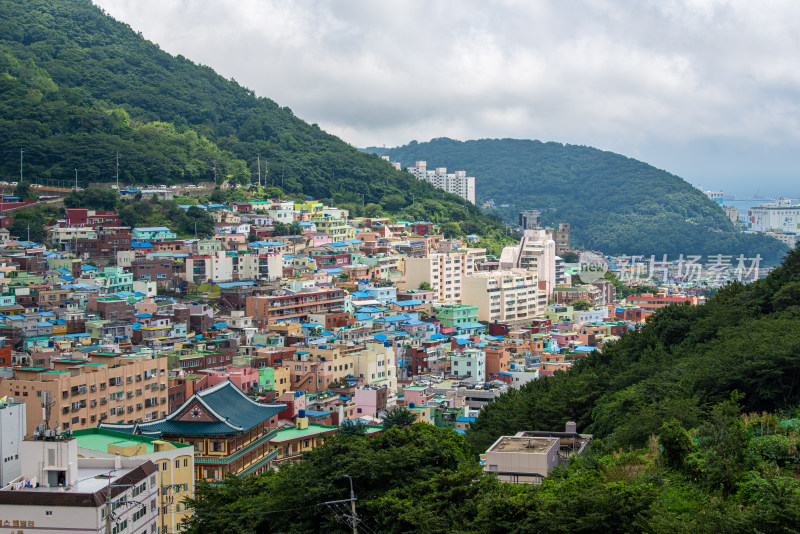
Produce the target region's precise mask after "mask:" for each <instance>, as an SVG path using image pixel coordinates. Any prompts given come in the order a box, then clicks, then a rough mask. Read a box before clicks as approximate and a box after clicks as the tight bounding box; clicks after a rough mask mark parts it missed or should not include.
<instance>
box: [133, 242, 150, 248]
mask: <svg viewBox="0 0 800 534" xmlns="http://www.w3.org/2000/svg"><path fill="white" fill-rule="evenodd" d="M131 248H153V244H152V243H151V242H150V241H134V242H132V243H131Z"/></svg>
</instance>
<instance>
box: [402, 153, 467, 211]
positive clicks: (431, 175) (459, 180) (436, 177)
mask: <svg viewBox="0 0 800 534" xmlns="http://www.w3.org/2000/svg"><path fill="white" fill-rule="evenodd" d="M408 172H410V173H411V174H413V175H414V177H415V178H416V179H417V180H425V181H426V182H428V183H429V184H431V185H432V186H434V187H437V188H439V189H444V190H445V191H447V192H448V193H453V194H456V195H458V196H460V197H461V198H463V199H465V200H469V201H470V202H472V203H473V204H475V177H474V176H467V171H456V172H454V173H448V172H447V167H437V168H436V170H432V171H430V170H428V164H427V162H425V161H418V162H416V166H415V167H409V168H408Z"/></svg>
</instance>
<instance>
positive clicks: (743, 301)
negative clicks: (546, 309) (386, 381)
mask: <svg viewBox="0 0 800 534" xmlns="http://www.w3.org/2000/svg"><path fill="white" fill-rule="evenodd" d="M798 324H800V251H794V252H792V253H791V254H790V255H789V256H788V257H787V258H786V261H785V262H784V263H783V264H782V265H781V266H780V267H779V268H777V269H776V270H775V271H774V272H772V273H771V274H770V275H769V277H768V278H766V279H764V280H760V281H758V282H754V283H752V284H749V285H746V286H745V285H742V284H738V283H735V284H731V285H728V286H725V287H723V288H722V289H720V290H719V292H718V293H717V294H716V296H714V297H713V298H712V299H710V300H709V301H708V303H706V304H705V305H702V306H688V305H686V306H670V307H667V308H665V309H663V310H662V311H659V312H658V313H656V314H654V315H653V316H652V317H651V318H650V320H648V322H647V324H646V325H645V326H644V327H643V328H642V329H640V330H638V331H635V332H630V333H628V334H626V335H624V336H623V337H622V339H620V340H619V341H617V342H614V343H612V344H610V345H608V346H607V347H606V348H604V350H603V353H602V354H600V353H598V352H594V353H592V354H591V355H589V356H587V357H585V358H582V359H581V360H580V361H579V363H578V364H577V365H575V366H574V367H573V368H572V369H571V370H570V371H568V372H566V373H556V375H555V376H554V377H551V378H546V379H543V380H536V381H533V382H530V383H528V384H526V385H525V386H524V387H522V388H521V389H520V390H518V391H512V392H510V393H508V394H505V395H502V396H501V397H499V398H498V399H497V400H496V401H495V402H493V403H492V404H490V405H488V406H487V407H486V408H485V409H484V410H483V411H482V413H481V416H480V417H479V418H478V420H477V421H476V422H475V424H474V425H472V427H471V428H470V429H469V430H468V431H467V434H466V436H467V439H468V441H469V442H470V443H472V445H473V446H474V447H475V450H476V451H479V450H483V449H485V448H486V447H487V446H488V445H490V444H491V443H492V442H493V441H494V440H495V439H496V438H497V437H498V436H500V435H506V434H509V433H513V432H516V431H518V430H522V429H528V430H546V429H553V428H561V427H562V426H563V424H564V423H565V422H566V421H568V420H574V421H576V422H577V423H578V426H579V428H580V429H582V430H585V431H586V432H588V433H593V434H595V435H596V436H597V437H598V438H600V439H602V440H603V442H604V443H605V444H606V445H607V447H609V448H610V449H616V448H619V447H623V448H626V447H631V446H633V447H639V446H642V445H644V444H645V443H646V441H647V439H648V438H649V436H650V435H652V434H654V433H657V431H658V428H659V427H660V426H661V425H662V424H663V423H664V422H665V421H668V420H670V419H675V420H677V421H679V422H680V423H681V424H683V425H684V426H685V427H687V428H692V427H695V426H697V425H698V424H699V423H700V422H701V421H702V420H703V419H704V418H705V417H706V416H707V414H708V409H709V407H710V406H712V405H714V404H716V403H719V402H722V401H724V400H726V399H728V398H729V397H730V395H731V392H734V391H736V392H738V394H741V395H742V398H741V400H740V403H741V405H742V407H743V408H744V409H745V410H746V411H748V412H762V411H767V412H779V411H784V410H791V409H795V408H796V407H797V405H798V403H800V328H798Z"/></svg>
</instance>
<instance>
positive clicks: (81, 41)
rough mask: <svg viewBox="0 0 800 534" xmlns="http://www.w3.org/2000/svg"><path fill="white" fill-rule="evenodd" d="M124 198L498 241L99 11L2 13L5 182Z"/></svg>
mask: <svg viewBox="0 0 800 534" xmlns="http://www.w3.org/2000/svg"><path fill="white" fill-rule="evenodd" d="M20 150H23V151H24V154H23V170H24V176H25V179H26V180H30V181H31V182H41V181H54V180H61V181H65V182H69V183H71V182H72V180H73V179H74V176H75V170H76V169H77V172H78V177H79V181H80V182H81V184H82V185H85V184H86V183H87V182H88V183H94V182H110V181H112V180H113V176H114V175H115V164H116V157H117V154H119V165H120V173H119V174H120V180H121V182H123V183H127V184H132V183H136V184H153V183H156V184H158V183H164V184H169V183H176V182H186V181H191V182H198V181H201V180H205V181H208V180H212V179H213V178H214V176H215V170H216V176H217V179H218V181H222V180H224V179H226V178H227V179H232V180H236V181H239V182H242V183H250V182H251V181H254V180H255V179H256V178H255V177H256V175H257V174H256V173H257V163H256V162H257V158H258V157H259V156H260V159H261V165H262V172H263V170H264V169H265V168H268V174H267V183H268V184H272V185H275V186H278V187H281V188H282V189H283V190H284V191H285V192H287V193H295V194H304V195H312V196H313V197H314V198H318V199H330V200H333V201H334V202H337V203H338V204H343V205H345V206H346V207H349V208H351V210H352V211H353V212H354V213H355V214H356V215H359V214H361V213H363V212H367V213H371V214H378V213H380V212H381V209H382V208H383V209H385V210H386V211H389V212H392V213H397V214H401V215H405V216H408V217H413V218H419V219H432V218H436V219H437V220H440V221H442V222H445V221H451V222H457V223H459V226H457V227H452V228H451V230H452V231H457V232H475V233H490V232H491V231H492V230H494V231H495V232H497V233H498V235H499V233H500V231H501V228H502V227H501V225H499V224H498V223H497V222H496V221H494V220H492V219H491V218H487V217H485V216H484V215H483V214H482V213H481V212H480V210H478V209H477V208H476V207H475V206H472V205H470V204H468V203H465V202H463V201H462V200H461V199H459V198H458V197H457V196H455V195H449V194H445V193H443V192H441V191H438V190H435V189H433V188H432V187H429V186H428V185H427V184H424V183H421V182H418V181H416V180H414V179H413V178H412V177H410V176H408V174H407V173H404V172H399V171H395V170H394V169H392V168H391V166H390V165H389V164H387V163H386V162H384V161H381V160H380V159H379V158H378V157H377V156H374V155H367V154H363V153H360V152H358V151H357V150H355V149H354V148H353V147H351V146H349V145H348V144H346V143H345V142H343V141H341V140H340V139H338V138H336V137H334V136H332V135H329V134H327V133H325V132H323V131H322V130H320V128H319V127H318V126H317V125H315V124H308V123H306V122H304V121H302V120H300V119H299V118H297V117H295V116H294V115H293V114H292V111H291V110H290V109H289V108H286V107H281V106H279V105H278V104H277V103H275V102H273V101H272V100H270V99H268V98H264V97H257V96H256V95H255V94H254V93H253V91H251V90H249V89H246V88H244V87H241V86H240V85H239V84H237V83H236V82H235V81H234V80H226V79H224V78H222V77H221V76H219V75H217V74H216V73H215V72H214V71H213V70H212V69H210V68H208V67H205V66H202V65H197V64H195V63H193V62H192V61H191V60H189V59H187V58H184V57H181V56H178V57H173V56H171V55H169V54H167V53H165V52H163V51H162V50H160V49H159V48H158V45H157V44H154V43H151V42H149V41H147V40H145V39H143V38H142V36H141V35H139V34H137V33H136V32H134V31H133V30H131V28H130V27H129V26H127V25H126V24H123V23H120V22H117V21H115V20H113V19H112V18H110V17H108V16H106V15H105V14H104V13H103V12H102V11H101V10H100V9H99V8H97V7H95V6H93V5H92V4H91V2H89V0H5V1H3V2H0V177H2V178H4V179H6V180H10V179H15V177H18V176H19V170H20V169H19V167H20Z"/></svg>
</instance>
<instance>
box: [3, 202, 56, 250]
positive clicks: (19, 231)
mask: <svg viewBox="0 0 800 534" xmlns="http://www.w3.org/2000/svg"><path fill="white" fill-rule="evenodd" d="M45 222H46V217H45V214H44V211H43V210H42V209H39V208H34V209H19V210H16V211H14V222H13V223H12V224H11V227H10V228H9V232H10V233H11V235H12V236H14V237H16V238H17V239H19V240H22V241H27V240H28V238H29V237H30V240H31V241H33V242H34V243H44V242H45V240H46V239H47V232H45V230H44V224H45Z"/></svg>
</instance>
